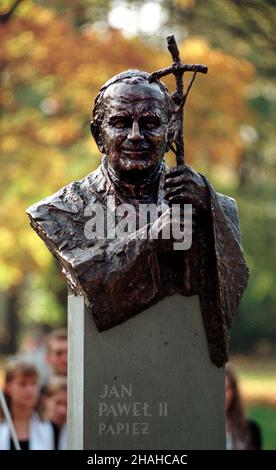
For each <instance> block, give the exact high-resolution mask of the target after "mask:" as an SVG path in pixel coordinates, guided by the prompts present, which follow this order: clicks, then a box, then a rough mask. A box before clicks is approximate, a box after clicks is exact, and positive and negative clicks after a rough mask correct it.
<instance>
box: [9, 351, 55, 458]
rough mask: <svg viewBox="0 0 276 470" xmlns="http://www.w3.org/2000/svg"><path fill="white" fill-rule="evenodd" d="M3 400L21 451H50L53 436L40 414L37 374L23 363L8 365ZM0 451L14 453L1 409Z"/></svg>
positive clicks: (10, 363)
mask: <svg viewBox="0 0 276 470" xmlns="http://www.w3.org/2000/svg"><path fill="white" fill-rule="evenodd" d="M4 396H5V399H6V402H7V406H8V409H9V412H10V415H11V419H12V422H13V426H14V429H15V432H16V435H17V439H18V441H19V444H20V448H21V450H53V449H54V433H53V429H52V427H51V424H50V422H49V421H45V420H43V419H42V417H41V414H40V412H39V374H38V370H37V368H36V367H35V366H34V365H33V364H30V363H28V362H26V361H23V360H22V359H17V358H16V359H13V360H11V361H9V362H8V364H7V366H6V370H5V381H4ZM0 449H1V450H14V449H15V447H14V443H13V441H12V438H11V434H10V428H9V425H8V423H7V421H6V420H5V417H4V414H3V410H2V408H0Z"/></svg>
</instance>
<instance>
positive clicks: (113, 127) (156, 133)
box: [101, 80, 169, 180]
mask: <svg viewBox="0 0 276 470" xmlns="http://www.w3.org/2000/svg"><path fill="white" fill-rule="evenodd" d="M103 106H104V119H103V122H102V126H101V139H102V144H103V148H104V152H105V153H106V155H107V158H108V161H109V164H110V165H111V167H112V168H113V169H114V170H115V171H116V172H118V173H119V174H120V175H122V176H124V177H126V178H134V180H139V179H140V178H141V177H146V175H147V174H149V173H151V172H152V171H154V169H155V168H156V167H157V166H158V165H159V163H160V160H162V158H163V156H164V153H165V150H166V130H167V126H168V120H169V119H168V110H167V101H166V98H165V96H164V94H163V93H162V91H161V90H160V88H159V86H158V85H157V84H155V83H153V84H149V83H148V82H147V81H145V80H143V81H140V82H136V83H124V82H121V83H116V84H114V85H111V86H110V87H109V88H107V90H106V92H105V95H104V102H103Z"/></svg>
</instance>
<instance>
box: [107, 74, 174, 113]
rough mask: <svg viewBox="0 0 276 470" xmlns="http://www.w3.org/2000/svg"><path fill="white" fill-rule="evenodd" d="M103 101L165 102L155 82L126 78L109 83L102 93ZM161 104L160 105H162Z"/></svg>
mask: <svg viewBox="0 0 276 470" xmlns="http://www.w3.org/2000/svg"><path fill="white" fill-rule="evenodd" d="M104 101H105V103H106V104H107V103H112V102H116V101H117V102H120V103H129V102H135V101H138V102H139V101H144V102H147V101H148V102H152V103H155V104H157V105H158V104H161V103H162V105H163V106H164V104H165V101H166V99H165V95H164V93H163V92H162V91H161V90H160V88H159V86H158V85H157V84H156V83H149V82H148V81H147V80H135V79H128V80H126V81H122V82H119V83H114V84H112V85H110V86H109V87H108V88H107V89H106V90H105V93H104ZM163 106H162V107H163Z"/></svg>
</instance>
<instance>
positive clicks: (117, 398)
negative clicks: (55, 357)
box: [68, 295, 225, 450]
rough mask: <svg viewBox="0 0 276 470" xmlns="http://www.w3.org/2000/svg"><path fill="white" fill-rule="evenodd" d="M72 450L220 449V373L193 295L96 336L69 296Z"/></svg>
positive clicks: (84, 311) (222, 424) (86, 316)
mask: <svg viewBox="0 0 276 470" xmlns="http://www.w3.org/2000/svg"><path fill="white" fill-rule="evenodd" d="M68 302H69V305H68V332H69V419H68V424H69V449H89V450H104V449H110V450H113V449H130V450H138V449H158V450H162V449H184V450H190V449H224V448H225V417H224V368H220V369H218V368H217V367H216V366H215V365H213V364H212V362H211V360H210V358H209V352H208V348H207V340H206V335H205V330H204V325H203V321H202V316H201V312H200V305H199V299H198V297H197V296H193V297H182V296H180V295H174V296H172V297H169V298H166V299H164V300H162V301H161V302H159V303H158V304H156V305H154V306H152V307H150V308H149V309H147V310H145V311H144V312H142V313H140V314H138V315H136V316H135V317H134V318H131V319H130V320H128V321H126V322H124V323H123V324H121V325H118V326H116V327H114V328H112V329H110V330H107V331H104V332H102V333H99V332H98V330H97V328H96V326H95V324H94V322H93V319H92V315H91V313H90V312H88V311H87V309H86V308H85V306H84V299H83V297H75V296H74V295H69V297H68Z"/></svg>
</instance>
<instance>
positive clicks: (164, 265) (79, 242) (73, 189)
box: [27, 159, 248, 367]
mask: <svg viewBox="0 0 276 470" xmlns="http://www.w3.org/2000/svg"><path fill="white" fill-rule="evenodd" d="M166 171H167V168H166V167H165V165H163V166H162V171H161V173H160V174H159V175H158V181H157V184H158V187H157V198H158V202H159V203H162V202H163V201H164V190H163V182H164V176H165V173H166ZM202 178H204V177H203V176H202ZM204 179H205V178H204ZM205 182H206V185H207V187H208V192H209V210H208V213H207V214H205V215H204V216H202V217H201V218H200V219H199V221H198V223H197V231H196V236H195V237H194V239H193V244H192V247H191V249H190V250H188V251H187V252H179V251H174V252H166V250H163V251H162V250H159V248H158V243H159V241H158V243H157V240H151V239H149V238H145V239H139V238H137V237H136V236H135V233H134V234H133V235H129V236H127V237H126V238H123V239H115V240H108V239H101V240H88V239H87V238H86V237H85V236H84V226H85V224H86V222H87V220H88V219H89V217H88V218H87V216H85V214H84V211H85V208H86V207H87V205H88V204H93V203H98V204H100V205H101V206H102V207H103V208H104V209H106V201H107V197H108V196H114V197H115V199H116V204H117V203H118V204H120V203H121V202H122V201H124V196H125V193H124V192H123V191H122V193H121V196H122V197H120V196H119V195H118V187H115V185H114V184H113V181H112V180H111V179H110V178H109V177H108V173H107V171H106V160H105V159H103V162H102V164H101V165H100V166H99V167H98V169H97V170H96V171H94V172H93V173H91V174H89V175H88V176H86V177H85V178H83V179H82V180H81V181H75V182H73V183H71V184H69V185H67V186H65V187H64V188H62V189H60V190H59V191H58V192H57V193H55V194H53V195H52V196H49V197H47V198H45V199H43V200H42V201H40V202H38V203H37V204H34V205H33V206H31V207H30V208H29V209H28V210H27V214H28V215H29V218H30V223H31V225H32V227H33V228H34V230H35V231H36V232H37V233H38V234H39V236H40V237H41V238H42V239H43V240H44V242H45V243H46V245H47V246H48V248H49V250H50V251H51V252H52V253H53V255H54V256H55V257H56V258H57V260H58V262H59V264H60V265H61V267H62V271H63V272H64V274H65V275H66V277H67V281H68V284H69V286H70V287H71V289H72V290H73V292H74V293H75V294H81V295H84V297H85V299H86V303H87V305H88V307H89V309H90V310H91V312H92V314H93V317H94V320H95V323H96V325H97V327H98V329H99V330H100V331H103V330H105V329H108V328H111V327H113V326H115V325H117V324H119V323H121V322H122V321H125V320H127V319H128V318H130V317H132V316H134V315H136V314H137V313H139V312H141V311H142V310H144V309H146V308H147V307H149V306H150V305H152V304H154V303H156V302H157V301H159V300H161V299H162V298H164V297H166V296H169V295H172V294H174V293H180V294H182V295H185V296H189V295H194V294H198V295H199V298H200V304H201V311H202V315H203V320H204V324H205V330H206V335H207V341H208V346H209V352H210V357H211V360H212V361H213V363H214V364H216V365H217V366H218V367H219V366H222V365H223V364H224V363H225V362H226V361H227V360H228V341H229V331H230V327H231V325H232V323H233V320H234V319H235V316H236V313H237V309H238V305H239V301H240V298H241V295H242V293H243V291H244V290H245V287H246V284H247V279H248V269H247V266H246V263H245V260H244V256H243V252H242V248H241V240H240V230H239V222H238V213H237V206H236V202H235V201H234V199H232V198H230V197H227V196H224V195H222V194H219V193H216V192H215V191H214V189H213V188H212V186H211V185H210V183H209V182H208V181H207V180H206V179H205ZM155 184H156V182H155ZM135 198H136V202H137V200H138V199H139V197H138V196H137V195H136V194H134V193H133V194H128V195H127V200H125V202H128V203H130V202H135ZM137 198H138V199H137ZM161 243H162V242H161ZM168 315H169V312H168Z"/></svg>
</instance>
